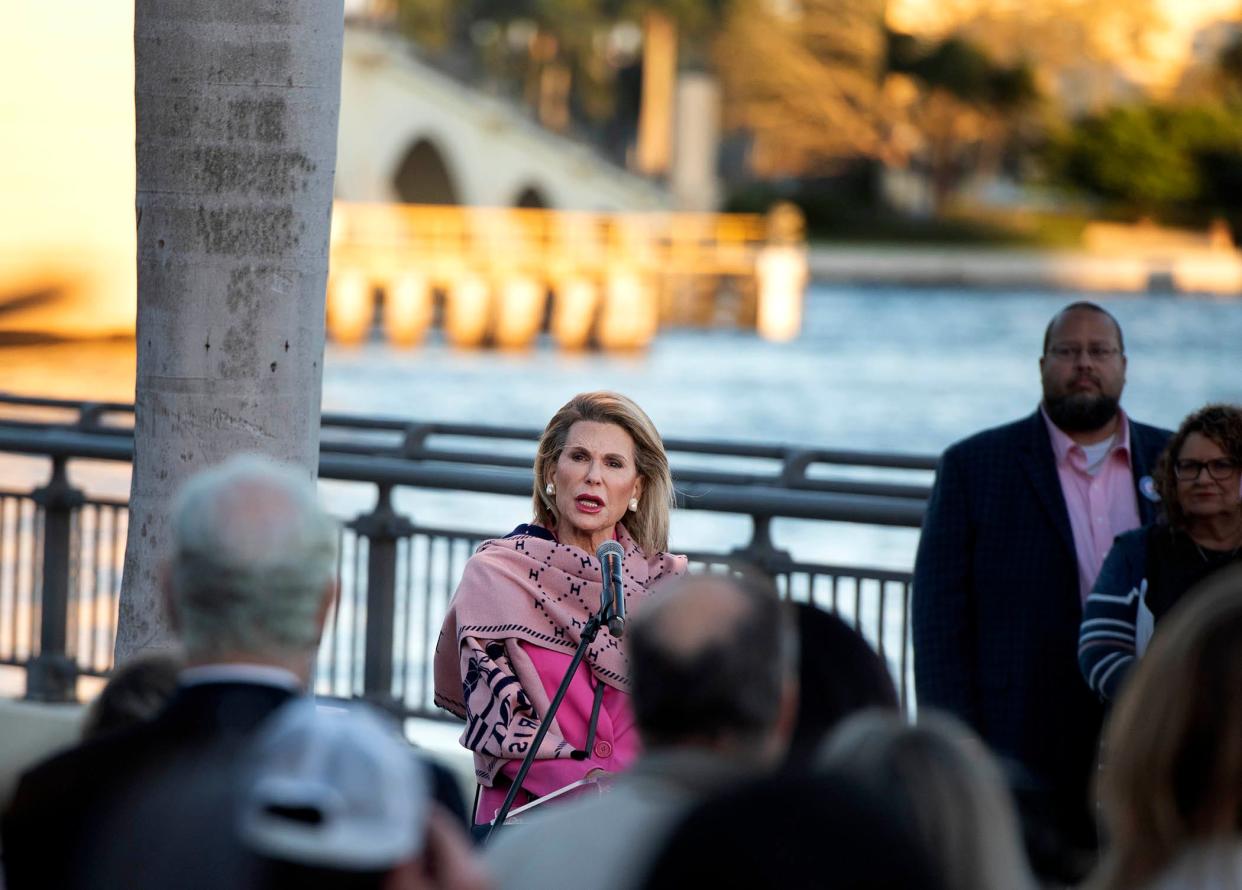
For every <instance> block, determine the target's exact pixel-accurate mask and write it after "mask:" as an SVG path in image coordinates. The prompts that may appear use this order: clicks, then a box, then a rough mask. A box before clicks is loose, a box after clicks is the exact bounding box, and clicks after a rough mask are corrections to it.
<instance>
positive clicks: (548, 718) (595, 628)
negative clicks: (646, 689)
mask: <svg viewBox="0 0 1242 890" xmlns="http://www.w3.org/2000/svg"><path fill="white" fill-rule="evenodd" d="M608 583H609V582H608V579H607V578H605V579H604V593H603V596H602V599H603V602H601V603H600V607H599V611H598V612H597V613H595V614H594V615H592V616H591V617H590V618H589V619H588V620H587V623H586V626H585V627H583V628H582V639H581V640H580V641H579V642H578V651H577V652H575V653H574V657H573V660H572V661H570V662H569V669H568V670H566V671H565V678H564V679H563V680H561V685H560V688H559V689H557V690H556V695H555V696H553V698H552V703H551V704H549V705H548V713H546V714H543V715H542V716H541V718H540V721H539V731H538V732H537V733H535V740H534V742H532V743H531V746H530V750H528V751H527V752H526V756H525V757H523V758H522V765H521V767H519V768H518V773H517V775H516V776H515V777H514V779H513V784H512V785H510V786H509V793H508V794H506V795H505V801H504V803H502V804H501V805H500V810H499V811H498V812H497V813H496V818H495V819H494V820H493V821H492V827H491V829H490V830H489V831H488V832H487V837H486V838H485V839H484V843H487V841H490V840H491V839H492V835H493V834H495V833H496V830H497V829H498V828H500V826H502V825H504V824H505V819H507V818H508V816H509V810H511V809H513V802H514V801H515V800H516V799H517V795H518V792H519V791H520V790H521V789H522V783H523V782H524V781H526V774H527V773H528V772H530V767H531V764H533V763H534V762H535V754H536V753H538V751H539V746H540V745H541V744H543V738H544V736H546V735H547V734H548V729H549V728H550V727H551V726H552V718H553V717H555V716H556V711H557V709H558V708H559V707H560V706H561V700H562V699H564V698H565V695H566V693H568V692H569V684H570V683H572V682H573V679H574V674H575V673H577V671H578V665H580V664H582V659H583V658H585V657H586V653H587V649H589V648H590V647H591V644H592V643H594V642H595V638H596V637H597V636H599V631H600V628H601V627H603V626H604V625H605V624H607V623H608V621H610V620H611V619H612V618H613V617H614V615H613V612H614V607H613V604H612V597H611V596H610V595H609V593H608ZM603 697H604V684H603V683H602V682H600V681H599V680H598V679H597V680H596V686H595V701H594V703H593V705H592V707H591V722H590V725H589V727H588V728H587V740H586V750H585V751H584V752H583V758H584V759H585V757H587V756H589V752H590V751H591V748H592V746H593V745H594V744H595V724H596V722H597V721H598V720H599V707H600V702H602V701H603ZM575 753H576V752H575ZM571 756H572V755H571Z"/></svg>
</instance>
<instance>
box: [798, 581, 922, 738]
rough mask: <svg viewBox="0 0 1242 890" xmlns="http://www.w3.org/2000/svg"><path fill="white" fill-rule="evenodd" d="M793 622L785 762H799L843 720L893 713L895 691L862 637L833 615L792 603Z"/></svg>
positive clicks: (806, 604) (873, 651) (881, 665)
mask: <svg viewBox="0 0 1242 890" xmlns="http://www.w3.org/2000/svg"><path fill="white" fill-rule="evenodd" d="M793 607H794V609H795V613H796V615H797V618H798V645H799V648H798V722H797V724H796V725H795V726H794V734H793V741H792V742H791V744H790V759H791V760H798V761H805V760H807V759H810V758H811V757H813V756H814V754H815V751H816V750H817V749H818V747H819V745H820V743H821V742H823V740H824V739H825V738H827V736H828V734H829V733H830V732H831V731H832V730H833V729H834V728H835V727H836V725H837V724H838V723H840V722H841V721H842V720H843V719H845V718H846V717H848V716H849V715H850V714H853V713H854V712H856V711H861V710H863V709H864V708H882V709H885V710H889V711H896V710H897V709H898V707H899V703H898V698H897V689H896V688H895V687H894V686H893V678H892V677H891V676H890V675H889V672H888V666H887V665H886V664H885V663H884V659H882V658H881V657H880V656H879V655H878V654H876V651H875V650H874V649H872V648H871V646H870V644H868V643H867V641H866V640H865V639H863V636H862V634H860V633H858V631H856V630H854V628H852V627H850V626H849V625H848V624H846V623H845V622H844V621H842V620H841V619H840V618H838V617H837V616H836V615H834V614H832V613H831V612H825V611H824V610H823V609H820V608H817V607H815V606H813V605H810V604H808V603H795V604H793Z"/></svg>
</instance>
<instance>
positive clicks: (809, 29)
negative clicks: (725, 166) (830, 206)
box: [715, 0, 886, 176]
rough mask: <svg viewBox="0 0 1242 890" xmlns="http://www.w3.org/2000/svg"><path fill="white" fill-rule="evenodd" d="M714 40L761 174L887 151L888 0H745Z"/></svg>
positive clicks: (737, 122)
mask: <svg viewBox="0 0 1242 890" xmlns="http://www.w3.org/2000/svg"><path fill="white" fill-rule="evenodd" d="M715 49H716V53H715V55H716V60H717V64H716V70H717V72H718V73H719V75H720V77H721V81H722V84H723V86H724V90H725V97H726V106H725V107H726V125H728V126H730V127H731V128H736V129H742V130H745V131H746V132H747V133H749V134H750V137H751V140H752V147H751V157H750V164H751V167H752V169H754V170H756V171H757V172H758V173H759V174H760V175H764V176H777V175H805V174H808V173H814V172H821V171H827V170H832V169H834V168H836V167H837V166H839V165H840V164H841V163H843V162H845V161H847V160H848V159H851V158H855V157H859V156H862V157H877V156H879V155H881V154H882V153H883V151H884V147H885V142H884V131H885V123H884V107H883V104H884V103H883V95H882V83H883V74H884V64H885V55H886V46H885V40H884V3H883V0H801V2H799V3H789V4H777V3H772V2H766V0H736V2H735V3H734V4H733V6H732V8H731V10H730V13H729V15H728V17H727V18H726V20H725V22H724V26H723V28H722V29H721V32H720V34H719V36H718V38H717V42H716V47H715Z"/></svg>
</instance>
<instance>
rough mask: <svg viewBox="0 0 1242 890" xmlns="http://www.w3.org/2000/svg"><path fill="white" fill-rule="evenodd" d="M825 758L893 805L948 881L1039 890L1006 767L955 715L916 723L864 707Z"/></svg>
mask: <svg viewBox="0 0 1242 890" xmlns="http://www.w3.org/2000/svg"><path fill="white" fill-rule="evenodd" d="M820 763H821V764H822V765H823V766H827V767H838V768H843V769H844V771H845V772H847V773H848V774H849V775H850V776H852V777H855V778H857V779H859V780H860V781H861V782H862V783H863V784H864V786H866V787H868V788H870V789H872V790H874V791H875V792H877V794H878V795H879V796H880V798H881V799H883V800H885V801H887V802H888V804H889V806H890V807H893V808H895V809H896V811H897V812H898V813H899V814H900V816H901V818H903V820H905V821H906V822H907V823H908V824H909V826H910V828H911V829H912V830H913V831H914V833H915V836H916V837H917V838H918V839H919V840H920V841H921V842H922V846H923V849H924V850H925V851H926V853H927V855H928V857H929V859H930V861H931V862H932V863H933V864H934V865H935V866H936V869H937V871H938V872H939V873H940V875H941V876H942V877H943V878H944V879H945V886H946V887H955V888H960V890H993V888H998V887H1005V888H1031V890H1033V888H1034V886H1035V883H1034V880H1033V878H1032V877H1031V873H1030V866H1029V865H1028V864H1027V861H1026V852H1025V850H1024V849H1023V847H1022V841H1021V832H1020V829H1019V827H1018V817H1017V813H1016V811H1015V809H1014V804H1013V799H1012V798H1011V797H1010V794H1009V789H1008V787H1007V786H1006V784H1005V780H1004V777H1003V775H1002V773H1001V771H1000V768H999V767H998V766H997V765H996V762H995V761H994V760H993V758H992V755H991V754H990V753H989V752H988V750H987V748H986V747H984V744H983V743H982V742H981V741H979V739H978V737H977V736H975V735H974V733H972V732H971V731H970V730H969V729H967V728H966V726H965V725H963V724H962V723H960V722H959V721H958V720H956V719H954V718H953V717H950V716H948V715H946V714H940V713H936V712H934V711H932V712H924V713H921V714H920V715H919V722H918V725H916V726H910V725H908V724H907V723H906V722H905V720H904V719H902V718H901V717H900V716H898V715H896V714H894V713H892V712H891V711H880V710H868V711H862V712H860V713H858V714H856V715H854V716H853V717H850V718H848V719H847V720H846V721H845V722H844V723H842V724H841V726H840V728H839V729H838V730H837V731H836V732H835V733H833V734H832V735H831V736H830V737H829V739H828V741H827V743H826V744H825V745H824V746H823V748H822V750H821V755H820Z"/></svg>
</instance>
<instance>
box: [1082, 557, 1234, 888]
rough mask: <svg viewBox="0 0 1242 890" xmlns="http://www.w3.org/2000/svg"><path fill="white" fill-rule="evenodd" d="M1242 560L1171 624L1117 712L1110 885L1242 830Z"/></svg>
mask: <svg viewBox="0 0 1242 890" xmlns="http://www.w3.org/2000/svg"><path fill="white" fill-rule="evenodd" d="M1239 689H1242V568H1233V569H1229V570H1226V571H1222V572H1220V573H1218V574H1216V575H1214V576H1213V577H1211V578H1210V579H1208V580H1207V581H1205V582H1204V583H1203V585H1202V586H1201V587H1200V588H1199V589H1197V590H1195V591H1194V592H1193V593H1192V594H1188V595H1187V596H1186V597H1185V598H1184V599H1183V600H1182V602H1181V603H1180V604H1179V605H1178V606H1177V607H1175V608H1174V609H1173V611H1171V612H1170V613H1169V615H1168V616H1167V617H1166V618H1165V619H1164V620H1163V621H1162V622H1161V624H1160V627H1159V628H1158V630H1157V632H1156V634H1155V635H1154V636H1153V637H1152V643H1151V646H1150V648H1149V649H1148V650H1147V652H1146V654H1145V655H1144V656H1143V658H1142V659H1141V660H1140V661H1139V663H1138V667H1137V669H1136V670H1135V671H1134V674H1133V675H1132V676H1131V677H1130V679H1129V682H1128V683H1127V684H1126V687H1125V689H1124V690H1123V691H1122V695H1121V697H1120V698H1119V699H1118V702H1117V705H1116V707H1115V708H1114V710H1113V713H1112V716H1111V717H1110V719H1109V723H1108V726H1107V727H1106V729H1105V737H1104V748H1103V750H1104V755H1103V761H1104V768H1103V772H1102V773H1101V776H1100V803H1101V806H1102V809H1103V814H1104V822H1105V826H1106V828H1107V831H1108V834H1109V836H1110V838H1111V839H1112V847H1111V849H1110V851H1109V853H1108V855H1107V857H1106V859H1105V864H1104V866H1103V868H1102V876H1103V877H1102V880H1101V885H1102V886H1105V887H1132V886H1138V885H1140V884H1142V883H1144V882H1145V881H1148V880H1150V879H1152V878H1153V877H1154V876H1155V875H1156V874H1157V873H1159V872H1160V871H1161V870H1162V869H1164V868H1166V867H1168V866H1169V865H1170V864H1171V863H1172V862H1173V860H1174V859H1175V858H1176V857H1177V856H1178V855H1179V854H1180V853H1182V852H1183V851H1185V850H1186V849H1187V848H1188V847H1189V846H1190V845H1192V844H1199V843H1204V842H1212V841H1217V840H1221V839H1229V838H1233V839H1235V840H1236V839H1237V838H1238V836H1239V835H1240V834H1242V698H1239V696H1238V690H1239Z"/></svg>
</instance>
